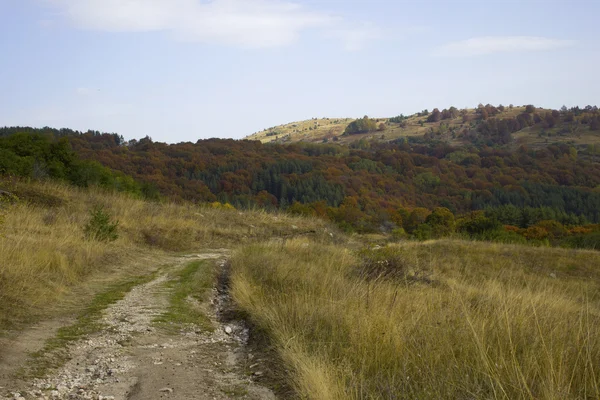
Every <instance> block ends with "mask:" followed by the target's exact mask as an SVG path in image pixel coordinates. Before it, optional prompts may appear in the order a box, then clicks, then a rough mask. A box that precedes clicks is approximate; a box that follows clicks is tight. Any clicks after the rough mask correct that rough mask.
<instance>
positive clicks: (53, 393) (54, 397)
mask: <svg viewBox="0 0 600 400" xmlns="http://www.w3.org/2000/svg"><path fill="white" fill-rule="evenodd" d="M50 397H52V398H53V399H56V398H58V397H60V392H59V391H58V390H53V391H51V392H50Z"/></svg>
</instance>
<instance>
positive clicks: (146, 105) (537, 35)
mask: <svg viewBox="0 0 600 400" xmlns="http://www.w3.org/2000/svg"><path fill="white" fill-rule="evenodd" d="M599 14H600V0H561V1H558V0H503V1H496V0H477V1H474V0H473V1H472V0H462V1H454V0H413V1H406V0H396V1H393V0H368V1H367V0H319V1H316V0H0V55H1V56H0V57H1V58H0V126H15V125H19V126H34V127H44V126H50V127H55V128H62V127H68V128H72V129H77V130H88V129H92V130H98V131H102V132H111V133H119V134H122V135H123V136H124V137H125V138H126V139H133V138H137V139H139V138H142V137H144V136H150V137H151V138H152V139H153V140H155V141H162V142H168V143H178V142H187V141H191V142H195V141H197V140H198V139H202V138H209V137H222V138H235V139H239V138H243V137H245V136H247V135H249V134H252V133H254V132H256V131H260V130H263V129H264V128H269V127H272V126H276V125H279V124H284V123H288V122H293V121H300V120H304V119H309V118H313V117H319V118H322V117H332V118H335V117H351V118H352V117H357V118H358V117H362V116H363V115H369V116H371V117H391V116H395V115H399V114H405V115H407V114H413V113H415V112H418V111H421V110H423V109H429V110H431V109H433V108H436V107H437V108H440V109H442V108H448V107H450V106H455V107H458V108H463V107H475V106H477V105H478V104H479V103H483V104H487V103H491V104H494V105H498V104H504V105H508V104H515V105H522V104H534V105H536V106H539V107H549V108H560V107H561V106H562V105H567V106H569V107H571V106H575V105H579V106H585V105H588V104H591V105H596V104H597V105H600V101H599V100H600V73H598V69H599V67H600V41H598V40H597V38H598V37H600V26H599V24H598V15H599Z"/></svg>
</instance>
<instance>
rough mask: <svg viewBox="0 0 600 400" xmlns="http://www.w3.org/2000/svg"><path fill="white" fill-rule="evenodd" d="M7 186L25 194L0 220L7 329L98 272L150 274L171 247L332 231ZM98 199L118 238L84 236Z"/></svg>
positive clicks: (270, 217) (251, 215) (1, 304)
mask: <svg viewBox="0 0 600 400" xmlns="http://www.w3.org/2000/svg"><path fill="white" fill-rule="evenodd" d="M0 190H8V191H11V192H14V193H16V194H17V195H19V197H20V198H21V201H20V202H19V203H18V204H17V205H13V206H11V207H10V208H8V209H6V210H5V213H6V221H5V223H4V224H3V226H0V230H1V234H0V333H1V332H2V330H3V329H4V328H7V327H11V326H14V325H15V324H18V323H19V322H29V321H32V320H35V319H37V318H39V317H41V316H44V315H47V314H48V313H49V312H50V309H51V308H53V306H54V305H55V304H57V300H58V299H60V298H64V297H65V295H66V294H68V293H69V292H71V291H72V289H74V288H78V287H80V286H81V285H82V283H83V282H86V281H88V280H89V279H90V277H92V276H95V275H98V274H109V273H110V274H113V275H114V277H113V278H114V279H117V280H118V279H128V278H130V277H131V274H133V275H136V274H139V273H147V272H148V268H149V267H148V263H149V262H150V261H148V259H149V258H150V259H154V260H156V261H154V264H157V263H159V262H160V259H161V255H163V254H165V253H168V252H187V251H193V250H198V249H201V248H222V247H234V246H237V245H240V244H242V243H248V242H252V241H257V240H262V239H266V238H271V237H274V236H290V235H296V234H301V233H303V232H313V231H314V232H316V234H317V235H325V234H326V233H325V229H327V225H326V223H325V222H323V221H320V220H308V219H301V218H294V217H290V216H286V215H280V214H269V213H265V212H262V211H246V212H239V211H236V210H223V209H212V208H202V207H199V206H194V205H189V204H188V205H177V204H169V203H167V204H158V203H150V202H145V201H141V200H136V199H133V198H131V197H128V196H125V195H121V194H115V193H106V192H102V191H98V190H93V189H92V190H80V189H75V188H72V187H68V186H64V185H58V184H54V183H19V182H16V183H15V182H12V183H11V182H6V181H4V182H3V181H0ZM96 205H101V206H104V207H105V209H106V210H107V211H108V212H109V213H110V214H111V215H112V216H113V218H115V219H118V220H119V233H120V237H119V239H118V240H117V241H115V242H112V243H103V242H97V241H90V240H86V239H85V238H84V234H83V227H84V226H85V225H86V223H87V222H88V220H89V211H90V210H91V209H92V208H93V207H94V206H96ZM327 236H328V235H327ZM144 260H145V261H144ZM140 264H142V266H140ZM143 265H146V267H145V269H144V267H143ZM113 278H111V279H113ZM109 283H110V282H107V284H109Z"/></svg>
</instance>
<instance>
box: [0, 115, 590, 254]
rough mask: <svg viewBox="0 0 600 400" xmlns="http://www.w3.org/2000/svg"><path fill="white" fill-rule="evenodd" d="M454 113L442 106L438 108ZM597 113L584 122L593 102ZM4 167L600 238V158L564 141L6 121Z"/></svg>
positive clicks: (458, 230) (522, 234) (411, 230)
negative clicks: (148, 131) (225, 133)
mask: <svg viewBox="0 0 600 400" xmlns="http://www.w3.org/2000/svg"><path fill="white" fill-rule="evenodd" d="M457 112H458V111H457V110H453V109H450V110H444V111H443V112H439V113H440V114H439V115H437V113H435V110H434V112H433V113H431V115H430V117H431V116H432V115H435V117H434V119H437V118H438V117H439V118H445V117H446V116H449V117H452V116H453V115H454V114H456V113H457ZM480 112H481V113H482V114H483V113H485V114H488V115H489V114H492V115H493V114H494V113H495V112H496V111H494V109H490V110H487V109H486V108H485V107H484V108H483V109H482V110H480ZM590 112H592V117H590V118H588V119H587V121H588V123H592V122H593V121H595V119H594V118H596V113H597V110H590ZM551 115H552V113H550V116H551ZM564 115H567V114H564ZM567 117H568V116H567ZM520 118H521V119H524V118H525V117H520ZM532 118H533V117H532ZM492 121H494V120H491V119H489V118H488V117H486V119H485V120H483V122H482V124H481V125H480V127H479V128H478V130H479V131H480V137H481V138H485V137H490V136H492V137H496V138H506V134H505V132H508V134H510V131H511V130H513V129H514V127H513V128H511V123H507V122H502V121H501V122H498V121H496V122H492ZM515 121H518V118H517V119H515ZM505 128H506V129H505ZM506 140H508V139H506ZM499 141H500V142H502V141H503V139H502V140H499ZM0 174H3V175H14V176H21V177H30V178H36V179H43V178H55V179H61V180H66V181H69V182H71V183H73V184H76V185H79V186H87V185H92V184H95V185H100V186H104V187H107V188H112V189H115V190H120V191H127V192H131V193H133V194H134V195H136V196H142V197H146V198H151V199H156V200H158V199H160V198H168V199H170V200H175V201H188V202H195V203H205V202H219V203H223V204H226V203H227V204H231V205H232V206H234V207H236V208H244V209H246V208H265V209H282V210H287V211H288V212H290V213H294V214H304V215H314V216H318V217H321V218H325V219H328V220H331V221H334V222H336V223H337V224H338V225H339V226H340V227H342V228H343V229H344V230H346V231H349V232H359V233H371V232H384V233H387V234H391V235H395V236H397V237H414V238H419V239H428V238H432V237H440V236H446V235H450V234H463V235H468V236H470V237H475V238H482V239H489V240H499V241H507V242H524V241H530V242H533V243H542V244H544V243H545V244H557V245H562V246H570V247H594V248H595V247H599V244H600V241H599V238H600V229H599V227H600V225H598V224H599V223H600V164H599V163H597V162H595V161H594V160H593V158H592V157H590V156H589V154H585V152H582V150H581V149H580V148H579V149H578V148H577V147H575V146H573V145H569V144H565V143H556V144H551V143H550V144H548V145H547V146H545V147H543V148H528V147H527V146H520V147H519V148H518V149H516V150H512V149H509V148H507V147H502V146H501V145H495V146H490V145H488V144H486V143H485V141H479V144H475V143H472V144H469V145H467V146H460V147H458V146H452V145H450V144H448V143H445V142H442V141H436V140H435V139H431V138H430V139H426V138H421V139H418V138H417V139H412V140H407V139H406V138H401V139H398V140H392V141H388V142H386V141H376V140H372V141H365V140H364V139H361V141H360V142H356V143H353V144H352V145H350V146H343V145H340V144H335V143H331V144H314V143H291V144H276V143H269V144H262V143H260V142H258V141H248V140H242V141H235V140H231V139H207V140H199V141H197V142H196V143H191V142H185V143H177V144H165V143H160V142H154V141H153V140H152V139H151V138H149V137H145V138H143V139H140V140H130V141H125V140H124V139H123V137H122V136H120V135H118V134H108V133H100V132H96V131H88V132H78V131H73V130H69V129H60V130H57V129H51V128H43V129H33V128H24V127H12V128H3V129H0Z"/></svg>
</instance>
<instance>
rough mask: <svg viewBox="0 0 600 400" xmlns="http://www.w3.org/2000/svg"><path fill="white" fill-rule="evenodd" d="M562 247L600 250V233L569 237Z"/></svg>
mask: <svg viewBox="0 0 600 400" xmlns="http://www.w3.org/2000/svg"><path fill="white" fill-rule="evenodd" d="M561 245H562V246H563V247H567V248H571V249H591V250H600V231H596V232H590V233H588V234H583V235H576V236H571V237H568V238H566V239H565V240H564V241H563V242H562V243H561Z"/></svg>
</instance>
